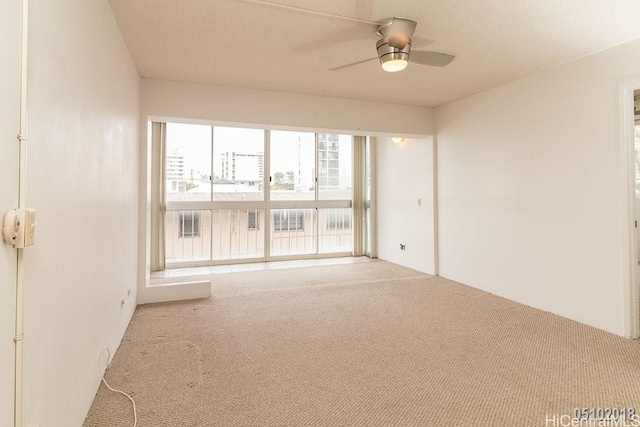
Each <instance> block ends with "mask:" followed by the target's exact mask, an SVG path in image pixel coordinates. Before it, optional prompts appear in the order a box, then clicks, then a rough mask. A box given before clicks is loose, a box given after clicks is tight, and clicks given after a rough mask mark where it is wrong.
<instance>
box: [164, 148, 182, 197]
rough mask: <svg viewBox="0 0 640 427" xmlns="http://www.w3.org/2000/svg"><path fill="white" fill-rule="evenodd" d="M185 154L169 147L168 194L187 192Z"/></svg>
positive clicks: (167, 164) (167, 166)
mask: <svg viewBox="0 0 640 427" xmlns="http://www.w3.org/2000/svg"><path fill="white" fill-rule="evenodd" d="M184 173H185V166H184V154H183V153H182V150H180V149H179V148H178V147H169V149H168V151H167V162H166V170H165V174H166V180H167V191H168V192H183V191H185V185H186V183H185V179H184V178H185V176H184Z"/></svg>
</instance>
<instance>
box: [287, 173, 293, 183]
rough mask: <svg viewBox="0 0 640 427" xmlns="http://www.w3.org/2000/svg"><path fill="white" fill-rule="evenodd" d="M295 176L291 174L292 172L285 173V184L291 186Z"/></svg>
mask: <svg viewBox="0 0 640 427" xmlns="http://www.w3.org/2000/svg"><path fill="white" fill-rule="evenodd" d="M294 177H295V174H294V173H293V171H288V172H287V182H288V183H291V184H293V183H294V182H295V180H294Z"/></svg>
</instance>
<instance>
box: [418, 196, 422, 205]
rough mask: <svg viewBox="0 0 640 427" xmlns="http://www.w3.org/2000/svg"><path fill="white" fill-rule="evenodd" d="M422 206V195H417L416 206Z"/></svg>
mask: <svg viewBox="0 0 640 427" xmlns="http://www.w3.org/2000/svg"><path fill="white" fill-rule="evenodd" d="M420 206H422V197H418V207H420Z"/></svg>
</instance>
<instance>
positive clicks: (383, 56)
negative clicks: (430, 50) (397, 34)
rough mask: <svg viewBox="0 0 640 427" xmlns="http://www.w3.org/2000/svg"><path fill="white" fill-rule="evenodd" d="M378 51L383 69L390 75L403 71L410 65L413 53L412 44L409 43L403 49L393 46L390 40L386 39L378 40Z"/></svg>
mask: <svg viewBox="0 0 640 427" xmlns="http://www.w3.org/2000/svg"><path fill="white" fill-rule="evenodd" d="M376 48H377V49H378V57H379V58H380V65H381V66H382V69H383V70H384V71H386V72H389V73H395V72H397V71H402V70H404V69H405V68H407V65H409V52H410V51H411V43H407V44H406V45H405V46H404V47H403V48H402V49H400V48H398V47H394V46H391V45H390V44H389V39H388V38H386V37H384V38H382V39H380V40H378V43H377V44H376Z"/></svg>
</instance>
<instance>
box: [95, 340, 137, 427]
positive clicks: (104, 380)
mask: <svg viewBox="0 0 640 427" xmlns="http://www.w3.org/2000/svg"><path fill="white" fill-rule="evenodd" d="M104 349H105V350H107V369H109V365H110V364H111V350H109V348H108V347H105V348H104ZM107 369H105V373H104V374H102V382H103V383H104V385H106V386H107V388H108V389H109V390H111V391H112V392H114V393H120V394H121V395H123V396H125V397H126V398H127V399H129V400H130V401H131V404H132V405H133V427H136V426H137V425H138V413H137V410H136V401H135V400H133V398H132V397H131V396H129V395H128V394H127V393H125V392H124V391H122V390H117V389H115V388H113V387H111V386H110V385H109V383H108V382H107V380H106V379H105V378H104V375H105V374H106V373H107Z"/></svg>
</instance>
